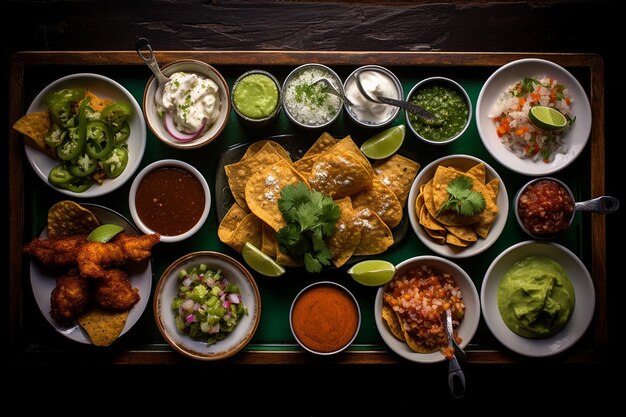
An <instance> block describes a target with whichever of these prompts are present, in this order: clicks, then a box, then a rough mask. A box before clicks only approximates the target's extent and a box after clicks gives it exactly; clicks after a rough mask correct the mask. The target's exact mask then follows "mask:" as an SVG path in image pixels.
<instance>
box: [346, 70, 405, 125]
mask: <svg viewBox="0 0 626 417" xmlns="http://www.w3.org/2000/svg"><path fill="white" fill-rule="evenodd" d="M357 73H360V74H361V75H360V77H359V78H360V80H361V84H362V86H363V88H364V89H365V90H366V91H367V92H368V93H370V94H371V95H375V96H382V97H387V98H391V99H395V100H403V99H404V91H403V90H402V84H401V83H400V80H399V79H398V77H396V76H395V74H394V73H392V72H391V71H389V70H388V69H387V68H384V67H381V66H379V65H365V66H362V67H359V68H357V69H356V70H355V71H354V72H352V74H350V76H348V78H346V81H345V83H344V91H345V93H346V97H347V98H348V99H349V100H350V102H351V103H352V104H348V103H344V108H345V110H346V113H348V115H349V116H350V118H351V119H352V120H354V121H355V122H356V123H357V124H359V125H360V126H365V127H381V126H385V125H387V124H389V123H390V122H391V121H392V120H393V119H395V118H396V116H397V115H398V113H399V112H400V108H399V107H396V106H391V105H389V104H384V103H375V102H373V101H371V100H368V99H367V98H366V97H365V96H364V95H363V94H361V92H360V91H359V89H358V87H357V82H356V74H357Z"/></svg>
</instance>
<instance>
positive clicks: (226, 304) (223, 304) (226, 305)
mask: <svg viewBox="0 0 626 417" xmlns="http://www.w3.org/2000/svg"><path fill="white" fill-rule="evenodd" d="M230 304H231V303H230V301H229V300H225V301H224V302H223V303H222V306H223V307H224V308H230Z"/></svg>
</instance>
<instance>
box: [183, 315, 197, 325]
mask: <svg viewBox="0 0 626 417" xmlns="http://www.w3.org/2000/svg"><path fill="white" fill-rule="evenodd" d="M195 319H196V316H194V315H193V314H190V315H188V316H187V317H185V321H186V322H187V323H191V322H193V321H195Z"/></svg>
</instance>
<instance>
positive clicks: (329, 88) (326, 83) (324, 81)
mask: <svg viewBox="0 0 626 417" xmlns="http://www.w3.org/2000/svg"><path fill="white" fill-rule="evenodd" d="M315 84H320V85H321V86H322V88H323V89H324V90H326V92H327V93H329V94H333V95H335V96H337V97H339V98H340V99H342V100H343V101H344V102H345V103H347V104H348V105H349V106H352V102H351V101H350V99H349V98H348V97H346V95H345V94H344V93H342V92H340V91H337V89H336V88H335V86H334V85H333V84H332V83H331V82H330V80H329V79H328V78H320V79H319V80H315V81H313V82H312V83H311V84H309V85H310V86H313V85H315Z"/></svg>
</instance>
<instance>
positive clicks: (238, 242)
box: [224, 213, 263, 252]
mask: <svg viewBox="0 0 626 417" xmlns="http://www.w3.org/2000/svg"><path fill="white" fill-rule="evenodd" d="M262 225H263V222H261V220H259V218H258V217H257V216H255V215H254V214H252V213H249V214H247V215H246V217H244V218H243V220H242V221H241V222H239V225H238V226H237V228H236V229H235V231H234V232H233V233H232V235H231V237H230V240H229V241H227V242H224V243H226V244H227V245H228V246H230V247H231V248H233V249H235V250H236V251H237V252H241V249H242V248H243V245H245V244H246V242H250V243H251V244H253V245H254V246H256V247H257V248H259V247H261V242H262V239H263V238H262V232H261V226H262Z"/></svg>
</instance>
